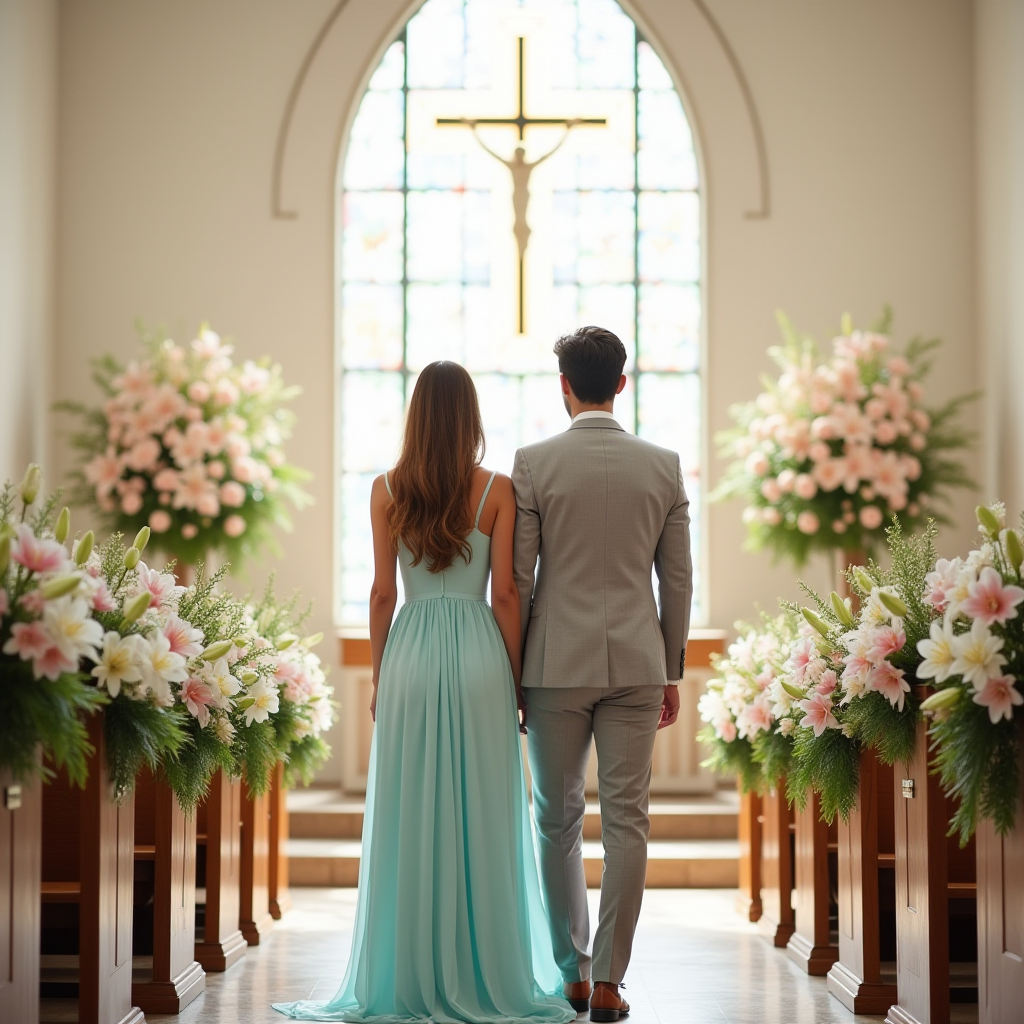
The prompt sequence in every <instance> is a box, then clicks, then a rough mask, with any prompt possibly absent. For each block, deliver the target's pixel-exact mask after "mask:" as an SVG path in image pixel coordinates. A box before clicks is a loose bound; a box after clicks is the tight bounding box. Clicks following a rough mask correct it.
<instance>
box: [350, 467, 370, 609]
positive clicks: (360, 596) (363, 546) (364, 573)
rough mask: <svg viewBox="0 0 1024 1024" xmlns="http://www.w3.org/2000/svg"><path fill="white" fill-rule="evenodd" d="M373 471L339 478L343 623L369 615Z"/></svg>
mask: <svg viewBox="0 0 1024 1024" xmlns="http://www.w3.org/2000/svg"><path fill="white" fill-rule="evenodd" d="M375 476H376V474H375V473H346V474H345V475H344V476H343V477H342V481H341V521H342V531H341V536H342V540H341V557H342V564H343V565H344V567H345V571H344V572H343V573H342V577H341V592H342V615H343V619H342V621H343V622H366V621H367V619H368V618H369V611H370V607H369V598H370V586H371V584H372V583H373V532H372V530H371V529H370V488H371V487H372V486H373V478H374V477H375Z"/></svg>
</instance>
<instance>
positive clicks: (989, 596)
mask: <svg viewBox="0 0 1024 1024" xmlns="http://www.w3.org/2000/svg"><path fill="white" fill-rule="evenodd" d="M1021 601H1024V590H1022V589H1021V588H1020V587H1014V586H1003V578H1002V576H1000V575H999V573H998V572H996V570H995V569H993V568H992V566H990V565H986V566H985V568H984V569H982V570H981V572H980V573H979V574H978V579H977V580H976V582H974V583H972V584H971V585H970V588H969V590H968V597H967V600H966V601H964V603H963V604H962V605H961V606H960V611H961V612H962V613H963V614H964V615H969V616H970V617H971V618H972V619H978V620H980V621H981V622H984V623H985V625H986V626H991V625H993V624H994V623H996V622H998V623H1000V625H1001V624H1002V623H1004V622H1006V620H1007V619H1015V618H1017V605H1019V604H1020V603H1021Z"/></svg>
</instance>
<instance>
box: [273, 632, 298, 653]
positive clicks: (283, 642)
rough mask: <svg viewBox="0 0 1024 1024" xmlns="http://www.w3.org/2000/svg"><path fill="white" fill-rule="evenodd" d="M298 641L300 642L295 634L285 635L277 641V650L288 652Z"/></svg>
mask: <svg viewBox="0 0 1024 1024" xmlns="http://www.w3.org/2000/svg"><path fill="white" fill-rule="evenodd" d="M296 640H298V637H297V636H295V635H294V634H293V633H285V635H284V636H283V637H281V639H280V640H278V641H277V649H278V650H279V651H287V650H288V648H289V647H291V645H292V644H293V643H295V641H296Z"/></svg>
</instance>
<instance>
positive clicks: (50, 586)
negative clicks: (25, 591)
mask: <svg viewBox="0 0 1024 1024" xmlns="http://www.w3.org/2000/svg"><path fill="white" fill-rule="evenodd" d="M81 582H82V577H81V576H55V577H54V578H53V579H52V580H47V581H46V582H45V583H44V584H43V585H42V586H41V587H40V588H39V592H40V593H41V594H42V595H43V597H45V598H46V600H47V601H54V600H56V599H57V598H58V597H63V596H64V595H65V594H70V593H71V591H72V590H77V589H78V584H79V583H81Z"/></svg>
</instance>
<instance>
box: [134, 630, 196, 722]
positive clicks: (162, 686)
mask: <svg viewBox="0 0 1024 1024" xmlns="http://www.w3.org/2000/svg"><path fill="white" fill-rule="evenodd" d="M141 666H142V687H143V689H144V691H145V692H147V693H151V694H152V695H153V699H154V700H155V701H156V703H157V704H161V705H163V706H164V707H170V706H171V705H172V704H173V703H174V695H173V694H172V693H171V687H170V684H171V683H183V682H184V681H185V680H186V679H188V670H187V669H186V668H185V659H184V658H183V657H182V656H181V655H180V654H175V653H174V651H172V650H171V642H170V641H169V640H168V639H167V637H165V636H164V635H163V633H154V634H153V635H152V636H149V637H147V638H146V639H145V640H144V641H143V646H142V657H141Z"/></svg>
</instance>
